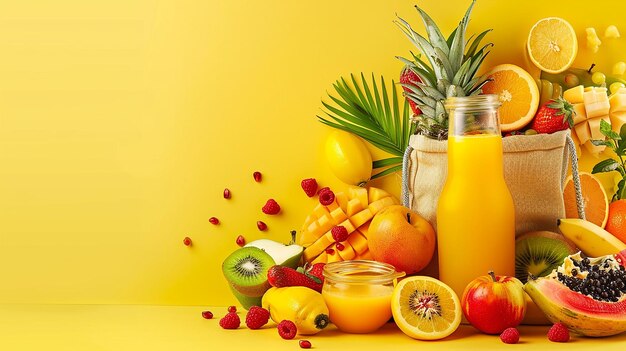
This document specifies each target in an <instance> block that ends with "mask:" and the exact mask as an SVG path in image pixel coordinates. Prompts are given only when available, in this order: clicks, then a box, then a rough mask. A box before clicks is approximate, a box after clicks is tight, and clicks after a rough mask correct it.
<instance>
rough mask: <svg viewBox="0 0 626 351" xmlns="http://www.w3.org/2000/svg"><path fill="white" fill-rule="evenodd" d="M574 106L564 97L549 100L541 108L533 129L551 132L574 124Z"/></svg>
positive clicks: (539, 131)
mask: <svg viewBox="0 0 626 351" xmlns="http://www.w3.org/2000/svg"><path fill="white" fill-rule="evenodd" d="M573 115H574V107H573V106H572V104H570V103H569V102H567V101H565V100H563V99H562V98H560V97H559V98H556V99H552V100H550V101H548V102H547V103H545V104H544V105H543V106H541V107H540V108H539V110H538V111H537V113H536V114H535V118H534V119H533V124H532V126H531V128H532V129H534V130H535V131H537V133H543V134H551V133H554V132H558V131H560V130H565V129H568V128H572V127H573V126H574V120H573Z"/></svg>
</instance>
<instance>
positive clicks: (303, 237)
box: [298, 187, 399, 263]
mask: <svg viewBox="0 0 626 351" xmlns="http://www.w3.org/2000/svg"><path fill="white" fill-rule="evenodd" d="M398 203H399V201H398V200H397V199H396V198H395V197H394V196H392V195H391V194H389V193H388V192H386V191H384V190H381V189H378V188H373V187H370V188H369V189H367V188H360V187H350V188H348V190H347V191H346V192H341V193H337V194H335V201H333V202H332V203H331V204H330V205H327V206H324V205H322V204H318V205H317V206H316V207H315V208H314V209H313V212H312V213H311V214H310V215H309V216H308V217H307V218H306V220H305V221H304V224H303V225H302V230H301V231H300V238H299V240H298V243H299V244H300V245H302V246H304V247H305V250H304V259H305V261H307V262H311V263H318V262H324V263H326V262H335V261H344V260H353V259H372V256H371V254H370V252H369V249H368V246H367V231H368V227H369V223H370V221H371V220H372V218H373V217H374V215H375V214H376V213H378V212H379V211H380V210H382V209H383V208H385V207H387V206H390V205H396V204H398ZM335 226H343V227H344V228H346V230H347V231H348V234H349V235H348V239H347V240H345V241H343V242H340V243H337V242H336V241H335V239H334V238H333V234H332V231H331V230H332V228H333V227H335Z"/></svg>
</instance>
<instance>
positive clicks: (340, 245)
mask: <svg viewBox="0 0 626 351" xmlns="http://www.w3.org/2000/svg"><path fill="white" fill-rule="evenodd" d="M335 247H336V248H337V250H338V251H343V249H345V248H346V247H345V246H343V244H342V243H337V245H335Z"/></svg>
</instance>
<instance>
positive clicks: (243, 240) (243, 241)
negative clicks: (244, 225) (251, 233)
mask: <svg viewBox="0 0 626 351" xmlns="http://www.w3.org/2000/svg"><path fill="white" fill-rule="evenodd" d="M235 242H236V243H237V245H239V246H244V245H245V244H246V238H244V237H243V235H239V236H238V237H237V239H235Z"/></svg>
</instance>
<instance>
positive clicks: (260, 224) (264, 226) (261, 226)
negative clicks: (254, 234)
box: [256, 221, 267, 232]
mask: <svg viewBox="0 0 626 351" xmlns="http://www.w3.org/2000/svg"><path fill="white" fill-rule="evenodd" d="M256 227H257V228H259V230H260V231H262V232H263V231H265V230H267V224H265V222H263V221H257V222H256Z"/></svg>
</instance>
